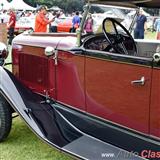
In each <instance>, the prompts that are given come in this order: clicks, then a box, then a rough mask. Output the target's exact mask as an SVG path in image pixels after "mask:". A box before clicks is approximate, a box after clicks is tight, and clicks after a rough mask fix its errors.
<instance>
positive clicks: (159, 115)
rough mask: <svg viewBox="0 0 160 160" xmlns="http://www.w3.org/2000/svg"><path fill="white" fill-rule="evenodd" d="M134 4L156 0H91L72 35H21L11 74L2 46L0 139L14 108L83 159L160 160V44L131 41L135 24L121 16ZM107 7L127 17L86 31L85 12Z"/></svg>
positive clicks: (43, 133) (14, 48)
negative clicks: (91, 31)
mask: <svg viewBox="0 0 160 160" xmlns="http://www.w3.org/2000/svg"><path fill="white" fill-rule="evenodd" d="M137 7H159V8H160V3H159V0H112V1H108V0H106V1H105V0H90V1H89V3H87V4H86V6H85V7H84V13H83V18H82V21H81V25H80V27H79V29H78V30H77V33H76V34H75V33H52V34H40V33H31V32H29V33H28V34H27V33H24V34H21V35H18V36H17V37H16V38H15V39H14V40H13V44H12V60H13V64H12V66H13V68H12V73H11V72H10V71H8V70H7V69H5V67H4V66H5V63H3V62H4V57H5V55H6V54H4V53H5V52H6V49H5V47H4V46H1V47H0V50H1V52H0V58H1V61H2V63H1V65H2V66H1V67H0V141H3V140H5V139H6V138H7V136H8V134H9V132H10V128H11V124H12V113H13V112H17V113H18V114H19V116H21V117H22V118H23V119H24V121H25V122H26V123H27V124H28V126H29V127H30V128H31V129H32V131H33V132H34V133H35V134H36V135H37V136H39V137H40V138H41V139H42V140H44V141H45V142H46V143H48V144H50V145H51V146H54V147H56V148H58V149H60V150H62V151H64V152H67V153H70V154H72V155H74V156H75V157H78V158H80V159H94V160H100V159H115V160H117V159H118V160H124V159H127V160H129V159H130V160H131V159H132V160H140V159H154V160H155V159H157V160H158V159H160V106H159V104H160V95H159V91H160V71H159V70H160V52H159V45H160V42H159V41H156V40H154V41H153V40H138V39H133V38H132V36H131V33H132V29H133V26H134V22H133V21H131V19H127V20H126V19H125V18H128V16H127V14H128V13H130V12H132V13H133V11H138V10H137ZM109 8H113V10H114V9H119V10H121V12H124V13H126V16H125V17H119V18H118V17H117V18H108V17H107V18H104V20H103V21H102V23H101V24H100V26H99V27H98V28H97V30H96V31H95V32H94V33H93V34H90V35H87V34H85V33H84V32H83V27H84V24H85V20H86V18H87V15H88V13H93V12H94V13H95V12H97V13H105V12H107V11H108V10H109ZM136 15H137V12H135V15H133V16H132V19H133V20H135V19H136ZM124 20H125V22H127V23H126V24H127V25H128V27H127V28H129V29H128V30H127V29H126V28H125V27H124V26H123V25H122V24H124Z"/></svg>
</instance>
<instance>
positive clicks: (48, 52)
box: [45, 46, 55, 57]
mask: <svg viewBox="0 0 160 160" xmlns="http://www.w3.org/2000/svg"><path fill="white" fill-rule="evenodd" d="M54 53H55V49H54V48H53V47H51V46H48V47H46V48H45V55H46V56H47V57H49V56H52V55H53V54H54Z"/></svg>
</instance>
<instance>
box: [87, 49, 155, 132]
mask: <svg viewBox="0 0 160 160" xmlns="http://www.w3.org/2000/svg"><path fill="white" fill-rule="evenodd" d="M86 55H87V56H86V68H85V75H86V76H85V83H86V106H87V112H89V113H90V114H93V115H94V116H98V117H100V118H103V119H105V120H107V121H110V122H111V123H112V122H113V123H116V124H119V125H122V126H124V127H127V128H130V129H134V130H138V131H140V132H143V133H148V132H149V114H150V113H149V110H150V109H149V108H150V90H151V76H152V68H151V65H152V61H151V59H150V58H137V57H134V56H123V55H120V54H113V55H112V54H110V55H108V54H107V53H106V52H98V53H97V51H95V50H94V51H91V50H89V51H86Z"/></svg>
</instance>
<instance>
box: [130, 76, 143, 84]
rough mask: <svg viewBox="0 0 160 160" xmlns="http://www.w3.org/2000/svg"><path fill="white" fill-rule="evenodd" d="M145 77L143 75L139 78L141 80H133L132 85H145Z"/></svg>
mask: <svg viewBox="0 0 160 160" xmlns="http://www.w3.org/2000/svg"><path fill="white" fill-rule="evenodd" d="M145 81H146V80H145V77H144V76H143V77H141V79H139V80H134V81H131V84H132V85H134V84H135V85H136V84H137V85H141V86H144V85H145Z"/></svg>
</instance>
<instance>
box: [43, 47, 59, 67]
mask: <svg viewBox="0 0 160 160" xmlns="http://www.w3.org/2000/svg"><path fill="white" fill-rule="evenodd" d="M45 55H46V56H47V57H49V56H53V55H54V57H53V59H54V64H55V65H58V50H56V49H55V48H53V47H51V46H48V47H46V49H45Z"/></svg>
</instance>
